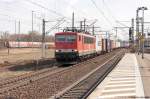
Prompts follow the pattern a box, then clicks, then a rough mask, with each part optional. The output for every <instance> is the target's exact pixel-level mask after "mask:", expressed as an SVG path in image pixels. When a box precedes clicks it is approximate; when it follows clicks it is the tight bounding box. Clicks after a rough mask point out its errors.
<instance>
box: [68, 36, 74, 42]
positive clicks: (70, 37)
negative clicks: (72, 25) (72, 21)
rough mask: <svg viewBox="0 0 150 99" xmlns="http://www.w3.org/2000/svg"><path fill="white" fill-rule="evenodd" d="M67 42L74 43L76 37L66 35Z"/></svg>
mask: <svg viewBox="0 0 150 99" xmlns="http://www.w3.org/2000/svg"><path fill="white" fill-rule="evenodd" d="M66 41H67V42H74V41H76V35H66Z"/></svg>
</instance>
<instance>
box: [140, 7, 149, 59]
mask: <svg viewBox="0 0 150 99" xmlns="http://www.w3.org/2000/svg"><path fill="white" fill-rule="evenodd" d="M139 10H142V27H141V28H142V59H144V10H148V9H147V7H140V8H139Z"/></svg>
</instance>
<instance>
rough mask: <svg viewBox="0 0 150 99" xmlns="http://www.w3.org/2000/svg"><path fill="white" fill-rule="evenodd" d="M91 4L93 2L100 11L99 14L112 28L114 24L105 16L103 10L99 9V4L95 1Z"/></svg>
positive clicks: (92, 0)
mask: <svg viewBox="0 0 150 99" xmlns="http://www.w3.org/2000/svg"><path fill="white" fill-rule="evenodd" d="M91 2H92V3H93V5H94V6H95V7H96V9H97V10H98V11H99V13H100V14H101V15H102V16H103V17H104V18H105V20H106V21H107V22H108V23H109V24H110V25H111V26H113V25H112V22H111V21H110V20H109V19H108V18H107V17H106V16H105V14H104V12H103V11H102V10H101V9H99V7H98V6H97V4H96V3H95V1H94V0H91Z"/></svg>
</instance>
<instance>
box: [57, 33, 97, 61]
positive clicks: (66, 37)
mask: <svg viewBox="0 0 150 99" xmlns="http://www.w3.org/2000/svg"><path fill="white" fill-rule="evenodd" d="M95 41H96V38H95V36H93V35H90V34H88V33H81V32H72V31H65V32H59V33H56V34H55V58H56V60H57V61H58V62H61V63H74V62H77V61H78V60H79V59H81V58H83V57H89V56H91V55H93V54H94V53H96V50H95Z"/></svg>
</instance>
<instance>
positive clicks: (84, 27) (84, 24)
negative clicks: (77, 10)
mask: <svg viewBox="0 0 150 99" xmlns="http://www.w3.org/2000/svg"><path fill="white" fill-rule="evenodd" d="M85 22H86V19H84V32H85V25H86V24H85Z"/></svg>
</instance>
